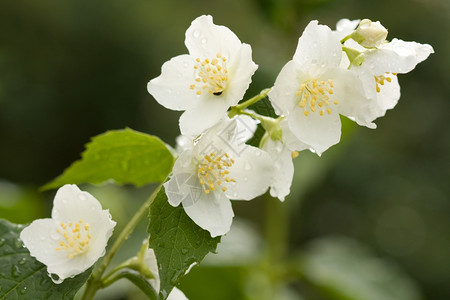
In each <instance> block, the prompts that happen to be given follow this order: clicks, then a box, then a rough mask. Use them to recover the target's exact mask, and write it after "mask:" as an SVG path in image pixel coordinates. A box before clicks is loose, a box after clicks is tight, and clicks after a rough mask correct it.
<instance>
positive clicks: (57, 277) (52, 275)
mask: <svg viewBox="0 0 450 300" xmlns="http://www.w3.org/2000/svg"><path fill="white" fill-rule="evenodd" d="M48 276H50V279H51V280H52V281H53V282H54V283H55V284H60V283H61V282H63V281H64V280H63V279H61V278H59V276H58V275H56V274H50V273H49V274H48Z"/></svg>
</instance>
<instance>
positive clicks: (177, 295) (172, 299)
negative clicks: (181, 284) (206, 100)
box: [167, 287, 188, 300]
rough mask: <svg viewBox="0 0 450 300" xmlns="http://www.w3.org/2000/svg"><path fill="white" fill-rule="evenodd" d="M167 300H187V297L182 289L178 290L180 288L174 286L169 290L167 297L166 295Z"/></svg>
mask: <svg viewBox="0 0 450 300" xmlns="http://www.w3.org/2000/svg"><path fill="white" fill-rule="evenodd" d="M167 300H188V298H187V297H186V295H185V294H184V293H183V292H182V291H180V289H178V288H176V287H174V288H173V290H172V291H171V292H170V294H169V297H167Z"/></svg>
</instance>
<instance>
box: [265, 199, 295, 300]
mask: <svg viewBox="0 0 450 300" xmlns="http://www.w3.org/2000/svg"><path fill="white" fill-rule="evenodd" d="M288 228H289V210H288V206H287V205H286V203H281V202H280V201H279V200H278V199H276V198H273V197H267V201H266V230H265V232H266V242H267V245H266V259H265V263H266V268H267V272H269V273H268V274H270V275H271V276H270V280H271V283H272V293H273V295H271V296H272V297H271V298H270V297H269V298H270V299H275V298H276V295H275V292H276V288H277V286H278V285H279V284H280V283H281V282H282V280H283V278H284V275H285V274H284V273H285V271H286V270H285V265H284V264H285V260H286V257H287V252H288V237H289V231H288Z"/></svg>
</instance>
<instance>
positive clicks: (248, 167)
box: [244, 152, 258, 171]
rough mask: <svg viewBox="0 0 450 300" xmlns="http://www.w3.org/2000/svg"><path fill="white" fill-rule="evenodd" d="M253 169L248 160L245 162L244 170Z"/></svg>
mask: <svg viewBox="0 0 450 300" xmlns="http://www.w3.org/2000/svg"><path fill="white" fill-rule="evenodd" d="M257 153H258V152H257ZM251 169H252V166H251V165H250V164H249V163H248V162H247V161H246V162H245V164H244V170H245V171H250V170H251Z"/></svg>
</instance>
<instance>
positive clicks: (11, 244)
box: [0, 220, 91, 300]
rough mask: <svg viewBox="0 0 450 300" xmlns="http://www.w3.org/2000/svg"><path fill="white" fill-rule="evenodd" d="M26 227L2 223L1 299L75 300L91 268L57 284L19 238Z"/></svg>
mask: <svg viewBox="0 0 450 300" xmlns="http://www.w3.org/2000/svg"><path fill="white" fill-rule="evenodd" d="M23 228H24V226H23V225H16V224H12V223H9V222H8V221H5V220H0V299H2V300H3V299H5V300H13V299H33V300H39V299H42V300H44V299H45V300H47V299H53V300H60V299H73V297H74V296H75V293H76V292H77V291H78V290H79V289H80V287H81V286H82V285H83V284H84V283H85V282H86V280H87V279H88V277H89V275H90V274H91V269H89V270H87V271H85V272H84V273H82V274H80V275H78V276H75V277H74V278H69V279H66V280H64V281H63V282H62V283H61V284H55V283H53V281H52V280H51V279H50V277H49V276H48V273H47V267H46V266H45V265H43V264H42V263H40V262H38V261H37V260H36V259H35V258H34V257H32V256H30V252H29V251H28V249H26V248H25V247H23V244H22V242H21V241H20V239H19V235H20V232H21V231H22V229H23Z"/></svg>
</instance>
